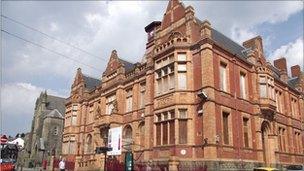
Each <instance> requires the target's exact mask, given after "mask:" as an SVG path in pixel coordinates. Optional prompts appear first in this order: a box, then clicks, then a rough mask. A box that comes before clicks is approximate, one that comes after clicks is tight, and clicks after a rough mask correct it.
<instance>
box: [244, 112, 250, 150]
mask: <svg viewBox="0 0 304 171" xmlns="http://www.w3.org/2000/svg"><path fill="white" fill-rule="evenodd" d="M248 124H249V119H248V118H245V117H244V118H243V132H244V146H245V147H247V148H248V147H249V128H248V127H249V126H248Z"/></svg>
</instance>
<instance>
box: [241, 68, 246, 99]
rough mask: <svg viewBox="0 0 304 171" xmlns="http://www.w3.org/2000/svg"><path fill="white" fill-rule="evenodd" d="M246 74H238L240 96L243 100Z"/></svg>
mask: <svg viewBox="0 0 304 171" xmlns="http://www.w3.org/2000/svg"><path fill="white" fill-rule="evenodd" d="M246 94H247V92H246V74H244V73H241V74H240V96H241V98H243V99H246Z"/></svg>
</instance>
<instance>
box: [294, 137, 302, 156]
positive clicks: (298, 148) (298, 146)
mask: <svg viewBox="0 0 304 171" xmlns="http://www.w3.org/2000/svg"><path fill="white" fill-rule="evenodd" d="M294 135H295V137H294V145H295V153H301V136H300V132H295V133H294Z"/></svg>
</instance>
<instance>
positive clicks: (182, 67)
mask: <svg viewBox="0 0 304 171" xmlns="http://www.w3.org/2000/svg"><path fill="white" fill-rule="evenodd" d="M177 71H187V66H186V64H178V65H177Z"/></svg>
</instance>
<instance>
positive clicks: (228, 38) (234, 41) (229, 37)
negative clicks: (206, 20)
mask: <svg viewBox="0 0 304 171" xmlns="http://www.w3.org/2000/svg"><path fill="white" fill-rule="evenodd" d="M212 30H215V31H217V32H218V33H220V34H221V35H223V36H225V37H227V38H228V39H229V40H231V41H232V42H233V43H235V44H237V45H239V46H240V47H242V48H244V49H247V48H245V47H244V46H243V45H241V44H239V43H238V42H236V41H235V40H233V39H232V38H230V37H228V36H226V35H225V34H224V33H222V32H220V31H218V30H217V29H215V28H213V27H212Z"/></svg>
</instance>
